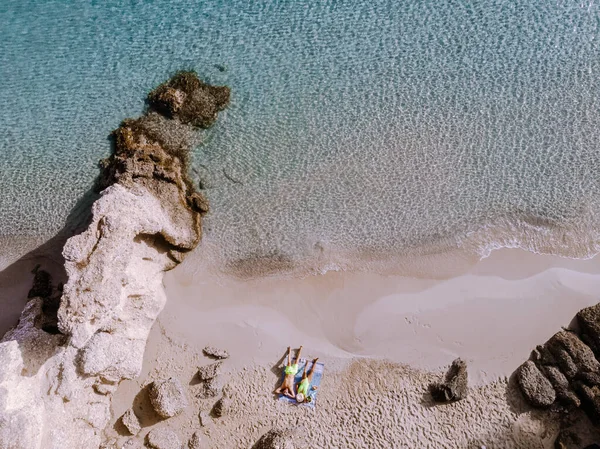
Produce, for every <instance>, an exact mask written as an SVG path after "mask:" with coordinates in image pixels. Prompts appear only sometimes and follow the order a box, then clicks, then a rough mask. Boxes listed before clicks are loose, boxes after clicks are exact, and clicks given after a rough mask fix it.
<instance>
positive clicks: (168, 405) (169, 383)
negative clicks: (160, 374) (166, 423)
mask: <svg viewBox="0 0 600 449" xmlns="http://www.w3.org/2000/svg"><path fill="white" fill-rule="evenodd" d="M148 395H149V397H150V403H151V404H152V407H153V408H154V411H155V412H156V413H157V414H158V415H159V416H161V417H163V418H171V417H173V416H175V415H178V414H179V413H181V412H182V411H183V410H184V409H185V408H186V407H187V406H188V400H187V395H186V393H185V390H184V388H183V385H181V382H180V381H179V379H176V378H174V377H171V378H169V379H167V380H160V381H155V382H152V384H151V385H150V388H149V390H148Z"/></svg>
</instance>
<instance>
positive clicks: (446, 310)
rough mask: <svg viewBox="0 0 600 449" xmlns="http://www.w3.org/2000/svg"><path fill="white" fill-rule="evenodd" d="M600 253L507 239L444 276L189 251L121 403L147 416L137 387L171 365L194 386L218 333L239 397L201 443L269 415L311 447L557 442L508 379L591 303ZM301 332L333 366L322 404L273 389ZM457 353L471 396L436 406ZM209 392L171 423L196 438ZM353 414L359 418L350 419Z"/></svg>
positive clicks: (257, 429) (256, 424)
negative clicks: (271, 264) (275, 265)
mask: <svg viewBox="0 0 600 449" xmlns="http://www.w3.org/2000/svg"><path fill="white" fill-rule="evenodd" d="M599 263H600V259H598V258H595V259H591V260H570V259H563V258H559V257H553V256H542V255H535V254H531V253H527V252H524V251H520V250H511V249H505V250H499V251H495V252H493V253H492V255H491V256H490V257H489V258H487V259H484V260H482V261H480V262H478V263H476V264H475V265H474V266H473V267H471V268H470V269H469V270H468V272H466V273H464V274H461V275H459V276H456V277H453V278H449V279H445V280H440V279H417V278H407V277H402V276H381V275H376V274H372V273H348V272H329V273H327V274H325V275H321V276H311V277H306V278H304V279H261V280H253V281H240V280H234V279H231V278H228V277H225V276H219V277H217V276H214V275H213V276H208V275H207V276H198V275H196V276H193V275H190V274H188V271H187V270H186V266H185V264H184V265H183V266H181V267H179V268H177V269H176V270H174V271H172V272H170V273H169V274H168V275H167V277H166V278H165V286H166V290H167V295H168V301H167V305H166V307H165V309H164V310H163V312H162V314H161V315H160V317H159V319H158V320H157V322H156V324H155V326H154V328H153V330H152V332H151V334H150V338H149V340H148V345H147V348H146V355H145V359H144V369H143V373H142V375H141V376H140V378H139V379H137V380H135V381H125V382H123V383H122V385H121V387H120V389H119V391H118V393H117V396H116V397H115V402H114V403H113V412H114V416H115V417H119V416H120V415H121V414H122V413H123V412H124V411H125V410H126V409H127V408H129V407H131V406H132V405H134V410H137V412H138V413H139V414H140V415H142V416H143V415H144V411H143V409H141V408H139V395H138V393H139V391H140V390H141V389H143V387H144V386H145V385H147V384H148V383H149V382H151V381H153V380H156V379H160V378H164V377H165V376H166V375H167V373H168V375H174V376H177V377H178V378H180V379H181V380H182V381H184V383H187V381H189V389H190V396H191V397H194V395H195V393H196V392H197V391H199V388H200V387H199V386H197V382H194V374H195V371H196V369H197V366H202V365H205V364H207V363H209V362H210V360H208V359H206V358H205V357H203V356H202V348H203V347H204V346H206V345H208V344H210V345H214V346H217V347H219V348H224V349H227V350H228V351H229V352H230V354H231V357H230V359H228V360H227V361H226V371H227V384H228V385H230V386H231V387H232V388H234V390H235V391H236V392H237V393H236V394H235V395H234V396H235V398H236V401H235V402H236V404H237V405H236V407H235V409H234V411H232V412H231V415H230V416H229V417H225V418H220V419H217V420H215V422H214V423H211V425H210V426H208V427H203V428H201V431H202V433H203V436H204V438H205V439H206V441H207V442H208V443H207V446H206V447H215V448H220V447H222V448H229V447H250V446H251V445H252V442H253V441H256V439H257V438H258V437H259V436H260V435H261V434H262V433H264V432H266V431H267V430H269V429H270V428H271V427H273V426H275V427H276V426H281V425H284V426H285V425H288V424H290V422H291V423H294V422H300V423H302V426H301V427H302V428H303V429H304V430H303V431H302V432H300V433H301V435H300V437H299V439H300V440H301V441H303V442H304V443H303V444H309V443H310V441H311V438H312V439H313V442H314V443H315V444H314V446H315V447H361V448H362V447H407V448H408V447H410V448H420V447H449V448H450V447H452V448H479V447H481V445H485V446H486V447H487V448H538V447H539V448H550V447H553V446H552V445H553V441H554V438H555V437H556V434H557V432H558V423H557V420H556V417H555V416H553V415H552V414H551V413H548V412H543V411H542V412H540V411H531V409H530V408H529V407H528V406H527V405H526V404H525V403H524V401H523V399H522V397H521V396H520V394H519V392H518V391H516V390H515V388H514V385H512V384H511V383H510V382H509V378H510V376H511V374H512V373H513V372H514V371H515V369H516V368H517V367H518V366H519V365H520V364H521V363H522V362H523V361H524V360H526V359H527V358H528V357H529V354H530V352H531V350H532V349H533V348H534V347H535V346H537V345H538V344H541V343H542V342H544V341H546V340H547V339H548V338H549V337H551V336H552V335H553V334H554V333H556V332H557V331H558V330H560V328H561V327H563V326H565V327H566V326H568V325H569V323H570V322H571V320H572V319H573V317H574V315H575V314H576V312H577V311H578V310H580V309H581V308H583V307H587V306H589V305H593V304H595V303H596V302H597V296H596V292H597V291H598V287H600V276H599V275H598V274H599V273H600V265H599ZM301 344H302V345H304V348H305V351H306V356H307V357H316V356H318V357H320V360H323V361H324V362H325V365H326V372H325V380H324V383H323V386H322V389H321V390H320V392H319V399H318V401H319V402H318V403H317V409H316V411H315V412H314V413H312V412H307V411H306V410H299V409H298V408H297V407H290V406H288V405H285V404H281V403H279V402H277V401H276V400H275V398H274V396H273V395H272V394H271V391H272V389H273V388H274V386H275V385H276V383H277V381H278V376H279V373H280V372H281V362H282V358H283V356H284V353H285V349H286V347H287V346H288V345H292V346H293V347H297V346H299V345H301ZM457 357H461V358H463V359H464V360H466V361H467V363H468V369H469V381H470V387H471V391H470V396H469V398H468V399H467V400H465V401H459V402H458V403H455V404H451V405H445V406H437V407H434V404H433V403H432V402H431V400H430V399H427V394H426V391H427V386H428V384H429V383H430V382H431V381H433V380H436V379H439V378H440V377H441V376H442V373H443V371H444V370H445V368H446V367H447V366H448V365H449V364H450V363H451V362H452V360H454V359H455V358H457ZM386 373H389V375H388V374H386ZM353 392H354V393H353ZM355 393H356V394H358V397H355ZM136 397H137V400H136ZM356 401H358V402H356ZM214 402H215V400H214V399H213V400H211V399H208V400H207V399H194V406H193V407H190V409H191V411H190V412H189V413H187V414H184V415H182V416H180V417H177V418H174V422H165V423H164V424H163V425H164V426H171V427H172V428H177V429H179V430H180V431H181V433H182V434H181V437H182V438H183V439H185V438H188V437H189V435H191V433H192V432H193V431H194V430H197V428H198V410H205V411H210V409H211V407H212V405H213V403H214ZM136 404H138V409H136V408H135V405H136ZM482 404H487V405H486V406H483V405H482ZM357 413H358V415H357ZM350 416H354V417H355V418H352V419H358V421H352V424H351V425H347V424H344V422H345V420H346V419H350V418H349V417H350ZM359 416H360V417H359ZM143 419H144V418H142V421H143ZM147 419H150V418H147ZM150 422H151V421H150ZM117 424H118V423H117ZM407 426H408V427H407ZM116 428H117V429H118V425H117V427H116ZM340 429H344V430H343V431H341V430H340ZM386 429H387V430H386ZM433 429H438V430H436V431H433ZM444 429H445V430H444ZM186 432H187V434H186ZM581 432H582V433H581V434H582V435H583V436H585V435H587V434H586V433H585V431H583V430H582V431H581ZM109 435H110V436H113V437H117V434H116V433H115V430H113V431H112V433H110V432H109ZM587 437H588V438H589V441H592V440H593V438H594V435H588V436H587ZM584 439H585V438H584ZM449 442H452V443H449ZM300 447H303V446H300Z"/></svg>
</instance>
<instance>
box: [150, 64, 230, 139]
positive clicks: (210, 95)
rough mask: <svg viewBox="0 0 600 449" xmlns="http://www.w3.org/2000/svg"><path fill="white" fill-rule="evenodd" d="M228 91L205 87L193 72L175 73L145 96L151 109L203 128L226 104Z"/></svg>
mask: <svg viewBox="0 0 600 449" xmlns="http://www.w3.org/2000/svg"><path fill="white" fill-rule="evenodd" d="M230 93H231V92H230V89H229V87H226V86H211V85H209V84H205V83H203V82H202V81H200V79H199V78H198V76H197V75H196V74H195V73H194V72H179V73H178V74H176V75H175V76H174V77H173V78H171V79H170V80H169V81H167V82H165V83H163V84H161V85H160V86H158V87H157V88H156V89H154V90H153V91H152V92H150V95H148V100H149V102H150V105H151V107H152V108H154V109H156V110H157V111H159V112H160V113H162V114H164V115H166V116H168V117H171V118H177V119H179V120H180V121H181V123H185V124H190V125H192V126H197V127H202V128H206V127H209V126H210V125H212V124H213V123H214V121H215V120H216V119H217V113H218V112H219V111H221V110H223V109H224V108H225V107H226V106H227V104H228V103H229V96H230Z"/></svg>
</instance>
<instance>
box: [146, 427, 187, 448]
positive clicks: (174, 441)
mask: <svg viewBox="0 0 600 449" xmlns="http://www.w3.org/2000/svg"><path fill="white" fill-rule="evenodd" d="M148 445H149V446H150V447H152V448H154V449H181V440H180V439H179V437H178V436H177V434H176V433H175V432H173V431H172V430H171V429H152V430H151V431H150V433H149V434H148Z"/></svg>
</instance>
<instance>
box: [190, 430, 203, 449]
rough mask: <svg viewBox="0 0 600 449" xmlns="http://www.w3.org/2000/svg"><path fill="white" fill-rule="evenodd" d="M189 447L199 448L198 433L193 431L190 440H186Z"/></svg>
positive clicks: (192, 448) (191, 448)
mask: <svg viewBox="0 0 600 449" xmlns="http://www.w3.org/2000/svg"><path fill="white" fill-rule="evenodd" d="M188 448H189V449H200V433H199V432H194V434H193V435H192V437H191V438H190V440H189V441H188Z"/></svg>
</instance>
